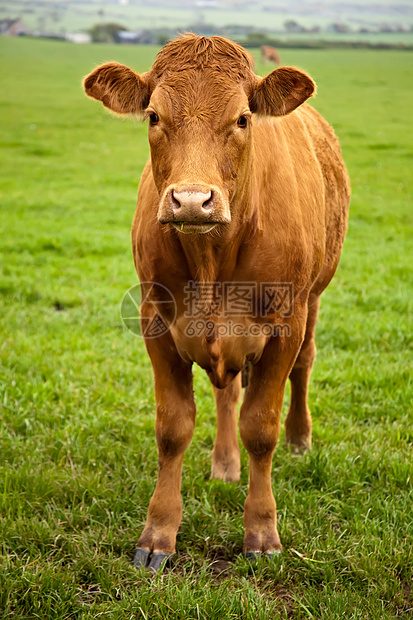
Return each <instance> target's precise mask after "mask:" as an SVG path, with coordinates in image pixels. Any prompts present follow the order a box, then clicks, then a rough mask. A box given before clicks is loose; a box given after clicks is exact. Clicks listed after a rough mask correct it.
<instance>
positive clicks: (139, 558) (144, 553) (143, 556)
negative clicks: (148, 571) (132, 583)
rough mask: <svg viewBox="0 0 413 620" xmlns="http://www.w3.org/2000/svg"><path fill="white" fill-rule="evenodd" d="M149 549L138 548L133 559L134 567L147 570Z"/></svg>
mask: <svg viewBox="0 0 413 620" xmlns="http://www.w3.org/2000/svg"><path fill="white" fill-rule="evenodd" d="M148 558H149V549H144V548H143V547H137V549H136V552H135V556H134V558H133V565H134V567H135V568H145V566H146V564H147V563H148Z"/></svg>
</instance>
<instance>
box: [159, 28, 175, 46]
mask: <svg viewBox="0 0 413 620" xmlns="http://www.w3.org/2000/svg"><path fill="white" fill-rule="evenodd" d="M171 38H172V37H171V36H170V35H168V34H166V33H164V32H160V33H159V34H158V35H157V36H156V43H157V44H158V45H162V47H163V46H164V45H165V44H166V43H168V41H169V40H170V39H171Z"/></svg>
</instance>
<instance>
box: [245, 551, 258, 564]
mask: <svg viewBox="0 0 413 620" xmlns="http://www.w3.org/2000/svg"><path fill="white" fill-rule="evenodd" d="M244 555H245V557H246V558H247V560H249V561H250V562H257V561H258V560H259V559H260V557H261V551H245V553H244Z"/></svg>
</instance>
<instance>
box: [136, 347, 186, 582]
mask: <svg viewBox="0 0 413 620" xmlns="http://www.w3.org/2000/svg"><path fill="white" fill-rule="evenodd" d="M146 345H147V349H148V352H149V355H150V357H151V361H152V366H153V371H154V376H155V397H156V423H155V432H156V441H157V444H158V453H159V469H158V480H157V483H156V487H155V491H154V493H153V495H152V499H151V501H150V503H149V509H148V516H147V519H146V525H145V528H144V530H143V532H142V535H141V536H140V538H139V541H138V548H137V550H136V554H135V558H134V564H135V566H136V567H137V568H139V567H142V566H145V565H147V564H148V562H149V564H148V567H149V569H150V570H153V571H156V570H157V569H158V568H159V567H160V565H161V564H162V561H163V560H164V559H165V558H167V557H168V556H169V555H171V554H172V553H174V551H175V543H176V534H177V532H178V528H179V524H180V523H181V518H182V503H181V470H182V462H183V458H184V452H185V450H186V448H187V447H188V445H189V443H190V441H191V439H192V435H193V431H194V426H195V402H194V397H193V387H192V370H191V366H190V365H189V364H186V363H184V362H183V361H182V359H181V358H180V357H179V355H178V353H177V352H176V349H175V347H174V345H173V343H172V342H171V338H170V336H169V335H167V336H163V337H161V338H156V339H153V340H149V341H147V342H146Z"/></svg>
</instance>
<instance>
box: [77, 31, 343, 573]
mask: <svg viewBox="0 0 413 620" xmlns="http://www.w3.org/2000/svg"><path fill="white" fill-rule="evenodd" d="M84 87H85V90H86V93H87V94H88V95H89V96H90V97H93V98H95V99H98V100H100V101H102V103H103V104H104V105H105V106H106V107H108V108H109V109H110V110H112V111H114V112H116V113H118V114H132V115H140V114H143V115H144V117H145V118H147V119H148V120H149V128H148V132H149V143H150V148H151V158H150V160H149V161H148V163H147V164H146V167H145V169H144V171H143V174H142V178H141V182H140V187H139V194H138V204H137V209H136V214H135V219H134V222H133V227H132V245H133V252H134V258H135V264H136V269H137V272H138V274H139V278H140V280H141V282H142V283H143V284H142V289H143V302H142V306H141V318H142V325H144V324H149V325H152V326H153V325H155V326H156V328H157V331H156V330H155V331H154V332H150V331H148V332H146V336H145V342H146V347H147V350H148V353H149V356H150V358H151V362H152V366H153V372H154V376H155V396H156V426H155V431H156V440H157V444H158V450H159V472H158V480H157V483H156V488H155V491H154V494H153V497H152V499H151V501H150V504H149V511H148V516H147V521H146V525H145V527H144V529H143V532H142V534H141V536H140V538H139V541H138V548H137V551H136V555H135V560H134V561H135V565H136V566H145V565H147V566H149V569H151V570H157V569H158V568H159V566H160V564H161V562H162V561H163V560H164V559H165V558H166V557H168V556H169V555H170V554H172V553H174V551H175V542H176V535H177V531H178V528H179V524H180V522H181V515H182V505H181V497H180V488H181V467H182V462H183V458H184V452H185V450H186V448H187V447H188V445H189V443H190V441H191V438H192V435H193V431H194V425H195V401H194V395H193V385H192V365H193V363H194V362H195V363H197V364H199V366H201V367H202V368H203V369H205V371H206V372H207V374H208V376H209V378H210V380H211V383H212V384H213V387H214V396H215V401H216V408H217V435H216V439H215V445H214V449H213V451H212V468H211V477H213V478H221V479H222V480H226V481H232V482H234V481H237V480H239V478H240V451H239V446H238V439H237V418H238V415H237V409H236V406H237V402H238V399H239V397H240V393H241V371H242V370H243V368H245V367H246V365H247V366H248V367H249V381H248V386H247V387H246V390H245V396H244V402H243V404H242V407H241V412H240V419H239V428H240V434H241V439H242V441H243V444H244V446H245V448H246V450H247V451H248V455H249V463H250V479H249V490H248V495H247V498H246V501H245V509H244V524H245V533H244V552H245V553H246V554H247V556H248V557H254V558H255V557H256V556H258V555H259V554H262V553H264V554H266V555H268V556H269V557H271V556H272V555H273V554H275V553H278V552H279V551H280V550H281V542H280V538H279V535H278V531H277V515H276V504H275V499H274V496H273V492H272V488H271V463H272V456H273V452H274V449H275V446H276V444H277V440H278V435H279V431H280V416H281V408H282V403H283V396H284V388H285V385H286V382H287V379H288V378H290V381H291V402H290V408H289V412H288V415H287V419H286V422H285V426H286V440H287V442H288V443H289V444H291V445H292V446H293V448H295V449H297V450H303V449H307V448H309V447H310V446H311V416H310V412H309V408H308V404H307V393H308V382H309V378H310V373H311V369H312V366H313V362H314V358H315V352H316V347H315V343H314V334H315V326H316V321H317V313H318V308H319V298H320V295H321V293H322V292H323V290H324V289H325V288H326V286H327V285H328V284H329V282H330V280H331V278H332V277H333V275H334V272H335V270H336V268H337V265H338V262H339V258H340V253H341V249H342V245H343V241H344V237H345V233H346V226H347V224H346V222H347V212H348V205H349V196H350V189H349V181H348V177H347V173H346V169H345V166H344V163H343V160H342V157H341V153H340V146H339V143H338V140H337V138H336V137H335V135H334V133H333V130H332V129H331V127H330V126H329V125H328V124H327V122H326V121H325V120H324V119H323V118H322V117H321V116H320V114H319V113H318V112H316V111H315V110H314V109H313V108H311V107H310V106H309V105H307V104H306V103H304V102H305V101H306V99H308V98H309V97H311V96H312V95H314V93H315V84H314V82H313V80H312V79H311V78H310V77H309V76H308V75H306V74H305V73H303V72H302V71H299V70H298V69H295V68H292V67H283V68H280V69H276V70H274V71H273V72H272V73H270V74H269V75H267V76H266V77H264V78H259V77H257V76H256V75H254V73H253V72H252V70H251V66H250V62H249V59H248V56H247V54H246V52H245V50H244V49H243V48H242V47H240V46H239V45H236V44H235V43H232V42H230V41H229V40H226V39H224V38H221V37H211V38H206V37H201V36H196V35H193V34H186V35H182V36H180V37H179V38H178V39H176V40H174V41H172V42H170V43H168V44H167V45H166V46H165V47H164V48H163V49H162V50H161V51H160V52H159V53H158V55H157V57H156V59H155V62H154V64H153V66H152V68H151V69H150V70H149V71H148V72H147V73H143V74H137V73H135V72H134V71H132V70H131V69H129V68H128V67H126V66H124V65H120V64H117V63H114V62H112V63H108V64H105V65H102V66H100V67H98V68H97V69H95V70H94V71H93V72H92V73H91V74H90V75H89V76H88V77H86V79H85V81H84ZM145 283H146V284H145ZM148 283H149V284H148ZM154 335H158V337H154ZM308 518H309V519H311V515H309V516H308Z"/></svg>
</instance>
